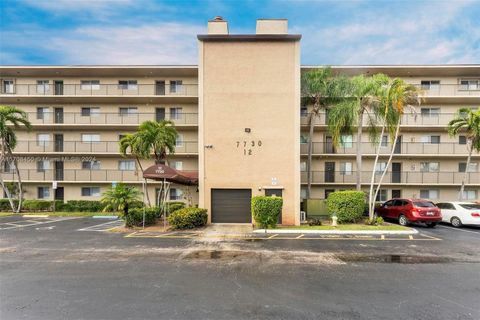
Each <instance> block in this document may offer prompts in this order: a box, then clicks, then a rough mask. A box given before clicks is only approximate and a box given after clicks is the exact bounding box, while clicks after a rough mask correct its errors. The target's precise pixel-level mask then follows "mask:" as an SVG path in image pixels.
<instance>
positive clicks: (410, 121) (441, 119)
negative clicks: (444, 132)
mask: <svg viewBox="0 0 480 320" xmlns="http://www.w3.org/2000/svg"><path fill="white" fill-rule="evenodd" d="M454 117H455V113H451V112H442V113H430V114H422V113H421V110H418V113H417V114H416V115H415V114H412V113H408V114H404V115H403V116H402V120H401V122H400V124H401V125H403V126H435V125H441V126H447V124H448V123H449V122H450V120H452V119H453V118H454ZM300 120H301V124H302V125H308V115H307V114H302V115H301V117H300ZM368 123H369V122H368V116H366V115H364V116H363V125H365V126H366V125H368ZM315 125H327V114H326V113H325V112H322V113H320V116H319V117H316V118H315Z"/></svg>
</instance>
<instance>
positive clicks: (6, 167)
mask: <svg viewBox="0 0 480 320" xmlns="http://www.w3.org/2000/svg"><path fill="white" fill-rule="evenodd" d="M3 172H5V173H14V172H15V164H14V163H13V162H8V161H5V162H4V163H3Z"/></svg>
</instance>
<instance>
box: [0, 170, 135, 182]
mask: <svg viewBox="0 0 480 320" xmlns="http://www.w3.org/2000/svg"><path fill="white" fill-rule="evenodd" d="M1 175H2V177H3V179H4V180H7V181H11V180H13V179H14V178H15V177H16V174H15V173H14V172H2V173H1ZM20 177H21V178H22V181H24V182H29V181H40V182H45V181H65V182H83V181H87V182H111V181H118V182H137V181H143V177H142V173H141V171H140V170H130V171H127V170H118V169H100V170H82V169H64V170H55V169H47V170H43V171H38V170H37V169H20Z"/></svg>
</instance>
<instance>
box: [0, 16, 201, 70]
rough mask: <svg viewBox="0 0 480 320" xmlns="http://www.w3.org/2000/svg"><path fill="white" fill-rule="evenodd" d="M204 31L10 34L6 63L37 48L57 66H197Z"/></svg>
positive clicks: (159, 28) (162, 27)
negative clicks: (199, 35) (16, 53)
mask: <svg viewBox="0 0 480 320" xmlns="http://www.w3.org/2000/svg"><path fill="white" fill-rule="evenodd" d="M203 30H204V27H203V26H197V25H187V24H178V23H156V24H148V25H139V26H132V27H130V26H124V27H113V26H112V27H111V26H108V27H79V28H76V29H74V30H71V31H66V32H63V33H62V34H59V35H52V34H49V30H46V29H37V30H35V31H30V32H28V33H24V32H20V31H18V32H17V31H13V32H12V31H10V32H5V36H6V37H5V38H6V39H8V41H9V46H10V47H11V48H12V49H11V50H12V52H9V51H8V50H7V51H5V52H2V53H4V55H5V57H4V58H2V61H10V58H11V57H12V55H13V52H18V51H23V50H25V51H28V50H29V48H30V49H31V48H35V50H36V52H37V53H39V54H42V55H45V56H46V57H48V56H50V57H53V60H54V62H50V63H53V64H137V65H144V64H197V56H198V51H197V42H196V35H197V34H198V33H202V32H203ZM47 34H48V37H47V36H46V35H47ZM2 51H3V50H2ZM22 60H23V61H24V62H25V63H28V60H31V58H30V57H29V56H26V57H24V58H23V59H21V58H20V57H18V58H17V59H15V61H16V62H22ZM30 63H31V62H30Z"/></svg>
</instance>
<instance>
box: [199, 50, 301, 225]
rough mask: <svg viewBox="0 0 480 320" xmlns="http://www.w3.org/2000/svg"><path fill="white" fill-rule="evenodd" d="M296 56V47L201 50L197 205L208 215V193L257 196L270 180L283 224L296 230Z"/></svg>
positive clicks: (297, 144)
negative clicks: (279, 192)
mask: <svg viewBox="0 0 480 320" xmlns="http://www.w3.org/2000/svg"><path fill="white" fill-rule="evenodd" d="M299 53H300V47H299V42H287V41H276V42H265V41H256V42H244V41H235V42H208V41H207V42H200V63H199V78H200V79H199V87H200V88H199V102H200V105H199V110H200V114H201V117H200V122H199V135H200V139H199V141H200V143H199V144H200V148H199V158H200V159H199V164H200V168H199V169H200V180H201V181H200V199H199V202H200V206H202V207H205V208H207V209H208V210H209V212H211V203H210V201H211V189H212V188H246V189H251V190H252V195H253V196H255V195H263V194H264V191H263V189H261V188H262V187H265V186H271V185H272V178H276V181H277V184H276V185H275V187H283V188H284V189H283V199H284V207H283V212H282V221H283V224H286V225H293V224H299V223H300V221H299V203H300V187H299V186H300V174H299V149H300V148H299V146H300V145H299V130H300V117H299V112H298V109H299V105H300V84H299V80H300V65H299ZM245 128H250V129H251V132H250V133H246V132H245ZM252 141H253V143H254V146H252ZM259 141H261V146H259V143H258V142H259ZM244 143H245V144H248V147H245V148H244ZM205 145H212V146H213V147H212V148H211V149H205V148H202V147H203V146H205ZM250 150H251V155H248V154H249V152H250ZM245 153H246V154H245ZM259 188H260V189H261V190H259Z"/></svg>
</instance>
